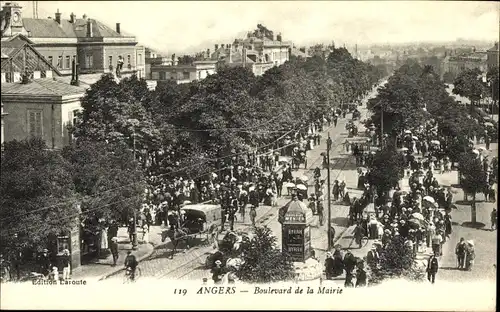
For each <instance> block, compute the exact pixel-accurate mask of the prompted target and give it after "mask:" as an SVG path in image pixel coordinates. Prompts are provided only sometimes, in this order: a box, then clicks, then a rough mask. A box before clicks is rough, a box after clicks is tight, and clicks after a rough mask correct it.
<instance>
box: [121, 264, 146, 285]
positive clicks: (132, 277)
mask: <svg viewBox="0 0 500 312" xmlns="http://www.w3.org/2000/svg"><path fill="white" fill-rule="evenodd" d="M141 275H142V272H141V269H140V268H139V267H136V268H135V274H132V269H131V268H126V269H125V277H124V278H125V280H124V283H133V282H136V281H137V279H138V278H140V277H141Z"/></svg>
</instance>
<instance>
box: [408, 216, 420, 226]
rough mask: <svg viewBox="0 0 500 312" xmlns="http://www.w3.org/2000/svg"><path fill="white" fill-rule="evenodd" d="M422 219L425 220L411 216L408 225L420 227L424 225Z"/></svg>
mask: <svg viewBox="0 0 500 312" xmlns="http://www.w3.org/2000/svg"><path fill="white" fill-rule="evenodd" d="M422 221H423V220H419V219H416V218H411V219H410V220H408V225H410V226H411V227H413V228H419V227H421V226H422Z"/></svg>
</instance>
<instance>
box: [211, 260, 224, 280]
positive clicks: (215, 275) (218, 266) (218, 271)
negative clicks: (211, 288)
mask: <svg viewBox="0 0 500 312" xmlns="http://www.w3.org/2000/svg"><path fill="white" fill-rule="evenodd" d="M211 273H212V280H213V281H214V283H215V284H220V283H221V282H222V278H221V276H222V275H223V270H222V262H221V261H220V260H215V266H214V267H213V268H212V270H211Z"/></svg>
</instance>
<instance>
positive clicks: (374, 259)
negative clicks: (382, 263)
mask: <svg viewBox="0 0 500 312" xmlns="http://www.w3.org/2000/svg"><path fill="white" fill-rule="evenodd" d="M379 258H380V257H379V254H378V251H377V246H375V245H372V248H371V249H370V250H369V251H368V253H367V254H366V263H367V264H368V266H369V267H370V268H372V269H373V268H375V267H377V264H378V261H379Z"/></svg>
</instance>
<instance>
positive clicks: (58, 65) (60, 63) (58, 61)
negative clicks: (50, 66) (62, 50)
mask: <svg viewBox="0 0 500 312" xmlns="http://www.w3.org/2000/svg"><path fill="white" fill-rule="evenodd" d="M62 65H63V64H62V56H59V57H58V58H57V68H62Z"/></svg>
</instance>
